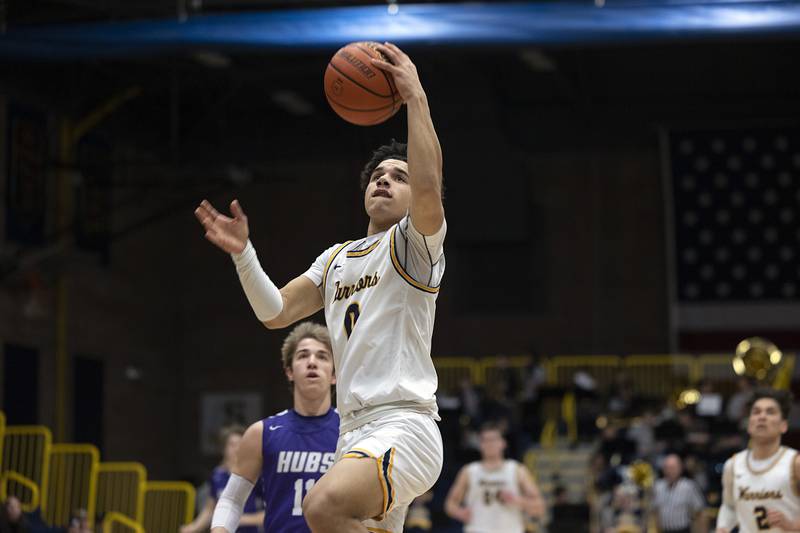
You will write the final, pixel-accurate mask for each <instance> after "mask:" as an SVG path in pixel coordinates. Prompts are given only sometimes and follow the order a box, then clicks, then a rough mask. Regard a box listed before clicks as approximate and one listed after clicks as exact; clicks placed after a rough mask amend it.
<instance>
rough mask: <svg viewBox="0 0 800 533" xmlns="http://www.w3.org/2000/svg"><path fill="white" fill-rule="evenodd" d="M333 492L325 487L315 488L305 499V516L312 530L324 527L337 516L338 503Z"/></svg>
mask: <svg viewBox="0 0 800 533" xmlns="http://www.w3.org/2000/svg"><path fill="white" fill-rule="evenodd" d="M335 499H336V498H335V496H334V495H333V494H332V492H331V491H329V490H326V489H325V488H324V487H318V486H317V487H314V488H313V489H311V490H310V491H309V493H308V494H307V495H306V497H305V498H304V499H303V516H304V517H305V519H306V522H308V525H309V526H311V527H312V528H319V527H321V526H324V525H325V523H326V520H329V519H330V517H331V515H333V514H335V512H336V509H338V508H339V507H337V503H336V501H335Z"/></svg>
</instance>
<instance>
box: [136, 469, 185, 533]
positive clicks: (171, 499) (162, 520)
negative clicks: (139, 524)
mask: <svg viewBox="0 0 800 533" xmlns="http://www.w3.org/2000/svg"><path fill="white" fill-rule="evenodd" d="M194 498H195V492H194V487H193V486H191V485H190V484H189V483H185V482H182V481H148V482H147V483H145V489H144V520H143V524H144V529H145V530H146V531H152V532H156V531H165V532H166V531H178V529H179V528H180V527H181V526H182V525H184V524H188V523H189V522H191V521H192V517H193V516H194Z"/></svg>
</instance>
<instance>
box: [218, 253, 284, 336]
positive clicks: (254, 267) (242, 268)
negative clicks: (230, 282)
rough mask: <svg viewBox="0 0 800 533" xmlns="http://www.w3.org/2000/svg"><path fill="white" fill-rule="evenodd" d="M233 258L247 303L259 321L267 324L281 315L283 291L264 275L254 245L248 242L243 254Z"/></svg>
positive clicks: (235, 255)
mask: <svg viewBox="0 0 800 533" xmlns="http://www.w3.org/2000/svg"><path fill="white" fill-rule="evenodd" d="M231 257H232V258H233V262H234V264H235V265H236V272H237V273H238V274H239V281H240V282H241V284H242V288H243V289H244V293H245V295H247V301H249V302H250V307H252V308H253V311H255V313H256V316H257V317H258V319H259V320H260V321H262V322H266V321H267V320H272V319H273V318H275V317H276V316H278V315H279V314H281V311H282V310H283V297H282V296H281V291H279V290H278V287H276V286H275V284H274V283H272V280H271V279H269V276H267V275H266V273H264V269H262V268H261V264H260V263H259V262H258V256H257V255H256V249H255V248H253V245H252V243H250V241H249V240H248V241H247V245H246V246H245V248H244V250H242V253H240V254H231Z"/></svg>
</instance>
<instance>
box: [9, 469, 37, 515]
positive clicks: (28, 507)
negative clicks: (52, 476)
mask: <svg viewBox="0 0 800 533" xmlns="http://www.w3.org/2000/svg"><path fill="white" fill-rule="evenodd" d="M10 483H11V484H13V485H16V486H15V487H13V489H12V490H8V487H9V484H10ZM13 485H12V486H13ZM25 491H27V492H29V493H30V497H28V498H26V497H25V496H26V495H25V494H24V492H25ZM9 495H14V496H16V497H17V498H18V499H19V501H20V502H24V503H21V504H20V507H22V510H23V511H25V512H26V513H30V512H32V511H34V510H36V508H37V507H39V487H38V486H37V485H36V483H34V482H33V481H31V480H30V479H28V478H26V477H25V476H23V475H22V474H18V473H16V472H14V471H13V470H8V471H7V472H3V473H2V474H0V501H6V498H8V496H9Z"/></svg>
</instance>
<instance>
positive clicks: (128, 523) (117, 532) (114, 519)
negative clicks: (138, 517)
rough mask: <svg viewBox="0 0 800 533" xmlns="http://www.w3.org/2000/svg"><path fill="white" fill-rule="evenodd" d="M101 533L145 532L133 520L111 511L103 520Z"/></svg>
mask: <svg viewBox="0 0 800 533" xmlns="http://www.w3.org/2000/svg"><path fill="white" fill-rule="evenodd" d="M103 533H145V530H144V527H142V525H141V524H140V523H138V522H136V521H135V520H131V519H130V518H129V517H127V516H125V515H124V514H121V513H115V512H113V511H112V512H110V513H108V514H106V516H105V518H103Z"/></svg>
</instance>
